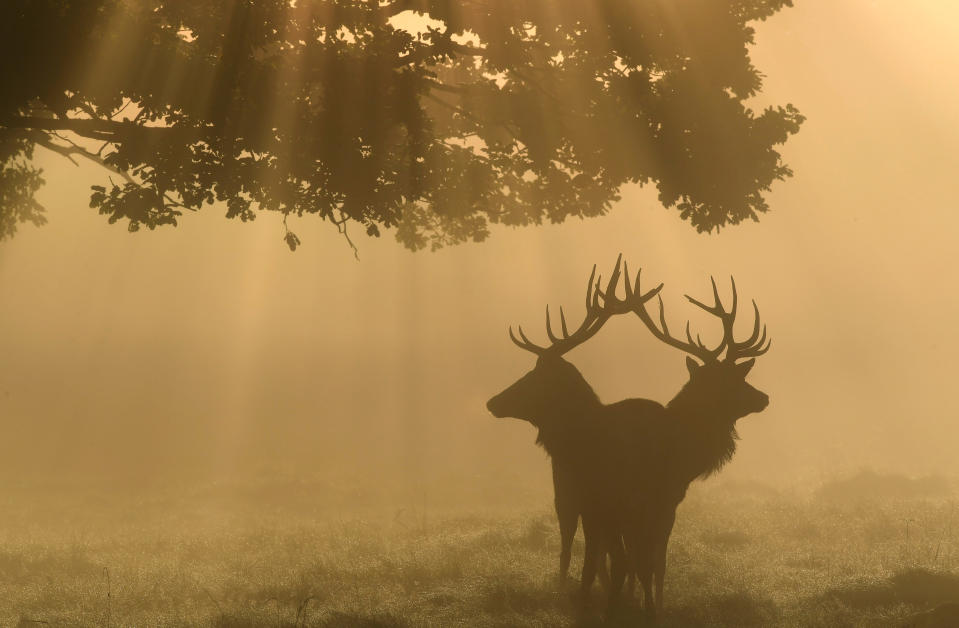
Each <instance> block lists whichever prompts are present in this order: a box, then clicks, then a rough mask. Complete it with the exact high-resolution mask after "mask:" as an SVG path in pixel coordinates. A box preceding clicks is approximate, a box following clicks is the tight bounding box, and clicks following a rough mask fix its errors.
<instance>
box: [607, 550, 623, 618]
mask: <svg viewBox="0 0 959 628" xmlns="http://www.w3.org/2000/svg"><path fill="white" fill-rule="evenodd" d="M606 542H607V546H608V549H609V572H610V573H609V576H610V578H609V580H610V581H609V589H608V593H609V609H610V610H613V609H614V608H616V607H617V606H618V605H619V602H620V598H621V596H622V592H623V580H624V579H625V578H626V552H625V550H624V548H623V537H622V535H620V534H614V533H612V531H610V533H608V534H607V535H606Z"/></svg>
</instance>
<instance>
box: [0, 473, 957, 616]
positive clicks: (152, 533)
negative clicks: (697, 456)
mask: <svg viewBox="0 0 959 628" xmlns="http://www.w3.org/2000/svg"><path fill="white" fill-rule="evenodd" d="M873 479H875V478H873ZM879 480H881V478H879ZM868 481H869V478H868V477H867V481H866V483H867V484H868V483H869V482H868ZM860 484H861V483H860ZM880 484H882V482H881V481H880ZM886 488H888V487H886ZM920 488H921V487H920V485H918V484H917V485H915V486H912V487H910V486H908V485H907V486H906V488H905V490H901V491H898V492H897V491H894V490H884V489H880V490H878V491H870V490H869V488H868V486H867V487H866V488H863V486H862V485H857V484H855V483H852V484H850V483H848V482H847V483H846V484H842V483H833V484H832V485H830V486H829V487H823V488H822V489H821V490H818V491H807V492H799V491H782V490H774V489H772V488H769V487H766V486H764V485H761V484H743V483H739V484H732V483H727V484H721V483H715V482H713V483H711V484H705V485H701V486H699V487H697V488H696V490H694V491H693V492H692V493H691V495H690V497H689V498H688V499H687V500H686V502H685V503H684V504H683V505H682V506H681V509H680V513H679V518H678V521H677V525H676V529H675V533H674V535H673V538H672V542H671V545H670V550H669V568H668V572H667V580H666V611H665V612H664V613H663V615H662V616H661V617H660V620H659V622H658V625H661V626H663V627H669V626H692V627H700V626H737V627H748V626H823V627H827V626H828V627H835V626H870V627H872V626H905V625H915V626H920V625H923V626H950V625H959V622H956V623H952V622H950V620H949V619H948V618H949V617H952V618H953V619H954V618H955V617H957V616H959V615H955V614H952V613H955V611H956V607H953V606H949V605H948V604H949V603H954V602H959V525H957V521H956V517H957V515H959V512H957V511H959V508H957V504H959V495H956V494H955V493H953V492H952V491H951V488H948V487H946V486H945V485H943V486H939V485H936V486H934V487H933V488H932V489H930V490H928V491H923V490H919V489H920ZM940 489H941V490H940ZM38 495H39V494H38V492H37V490H36V489H31V490H30V491H23V492H20V493H17V492H16V491H12V492H11V493H10V494H9V495H7V496H6V497H4V498H3V499H4V501H5V503H0V512H2V513H4V514H3V515H2V516H3V518H4V519H5V525H3V526H0V626H35V625H57V626H218V627H227V626H237V627H240V626H242V627H246V626H264V627H268V626H331V627H332V626H355V627H359V626H363V627H374V626H384V627H387V626H471V627H472V626H480V627H482V626H524V625H530V626H598V625H614V626H615V625H636V624H639V625H643V623H644V622H643V619H642V613H641V612H640V611H639V609H638V607H637V605H636V602H633V603H631V604H630V605H628V606H627V608H626V609H625V610H624V611H623V613H622V614H621V615H620V616H618V617H614V618H612V619H610V620H606V619H605V618H604V617H603V614H602V609H603V602H602V595H601V592H600V591H599V589H597V590H596V592H595V593H596V595H595V603H594V605H593V608H592V609H591V610H588V611H582V610H581V609H579V608H578V607H577V605H576V604H575V603H574V600H575V596H574V591H575V588H576V582H575V576H576V574H577V569H578V564H577V563H576V560H574V565H573V569H572V570H571V571H572V576H574V577H571V578H570V580H569V581H568V582H567V583H565V585H563V586H560V585H558V583H557V581H556V577H555V572H556V568H557V563H558V559H557V552H558V547H557V541H558V532H557V526H556V522H555V518H554V516H553V514H552V512H551V511H550V509H549V507H548V505H549V495H543V496H541V497H542V499H541V500H539V501H537V502H536V503H534V504H533V505H531V506H529V507H527V508H525V509H524V508H521V507H516V508H510V509H502V508H480V507H475V508H473V509H469V508H462V507H460V508H457V509H448V510H444V509H443V508H441V507H438V506H433V507H430V508H426V507H411V508H397V509H392V508H391V509H389V510H382V509H381V510H376V509H373V508H366V509H357V510H356V511H355V512H354V511H350V510H347V509H345V508H340V507H337V508H336V509H334V510H331V509H330V508H327V507H322V506H320V505H319V504H320V502H318V501H317V498H316V495H317V492H316V491H314V487H313V486H311V485H310V484H309V483H306V482H292V483H291V482H285V483H283V484H271V483H268V482H265V483H260V484H257V485H250V486H237V485H233V486H221V485H212V486H206V487H204V488H201V489H193V490H189V491H188V490H167V491H165V492H160V493H152V492H151V493H150V496H149V497H147V496H145V495H146V493H140V492H137V491H129V492H127V493H125V494H123V495H121V496H118V495H117V494H116V493H114V492H111V493H102V492H101V493H98V492H96V491H81V490H70V491H62V492H60V493H57V492H56V491H53V492H51V493H49V494H42V495H41V496H38ZM576 551H577V559H578V558H580V557H581V552H582V545H581V543H580V541H579V540H577V547H576ZM943 618H946V619H943ZM936 622H940V623H936Z"/></svg>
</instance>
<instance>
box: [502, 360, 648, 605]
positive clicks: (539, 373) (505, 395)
mask: <svg viewBox="0 0 959 628" xmlns="http://www.w3.org/2000/svg"><path fill="white" fill-rule="evenodd" d="M487 408H488V409H489V411H490V412H491V413H492V414H493V415H494V416H497V417H514V418H519V419H522V420H525V421H528V422H529V423H531V424H532V425H533V426H534V427H536V428H537V437H536V442H537V443H538V444H539V445H541V446H542V447H543V449H544V450H546V453H547V454H549V456H550V460H551V462H552V465H553V479H554V489H555V503H556V513H557V517H558V518H559V521H560V533H561V541H562V543H561V550H560V577H561V578H563V579H565V576H566V572H567V570H568V568H569V560H570V546H571V544H572V539H573V535H574V534H575V532H576V525H577V520H578V519H579V518H580V517H581V518H582V521H583V534H584V537H585V539H586V549H585V558H584V567H583V578H582V580H581V592H582V595H583V596H584V597H586V596H588V594H589V589H590V587H591V586H592V583H593V580H594V578H595V576H596V575H597V573H598V574H600V576H601V577H602V575H603V574H604V572H605V569H600V564H599V563H600V560H601V558H602V557H603V556H604V555H605V553H606V552H608V553H609V555H610V572H611V573H610V579H611V582H610V583H609V587H608V589H609V593H610V596H611V598H616V597H617V596H618V595H619V592H620V591H621V589H622V585H623V580H624V578H625V573H626V568H627V562H626V558H625V555H624V550H623V544H622V536H623V535H622V530H623V529H624V528H625V526H626V521H627V520H628V517H629V514H628V512H627V511H626V510H625V505H626V503H627V501H626V500H624V494H626V493H628V492H629V491H630V490H632V489H631V485H632V481H631V479H630V478H631V476H633V475H634V473H633V472H632V471H635V470H638V468H636V460H635V451H634V448H633V447H632V446H630V444H631V443H634V442H635V441H636V440H637V439H638V438H640V437H642V422H641V421H638V420H637V418H638V417H640V416H644V417H648V416H650V415H651V414H653V413H656V412H660V413H662V412H664V411H665V410H664V408H663V406H661V405H660V404H658V403H656V402H654V401H648V400H643V399H630V400H625V401H620V402H618V403H614V404H610V405H606V404H603V403H602V402H601V401H600V400H599V397H598V396H596V393H595V392H593V389H592V388H591V387H590V386H589V384H588V383H587V382H586V380H585V378H583V376H582V374H580V372H579V371H578V370H577V369H576V367H575V366H573V365H572V364H570V363H569V362H567V361H566V360H564V359H562V358H561V357H559V356H547V357H541V358H540V359H539V360H537V363H536V367H535V368H534V369H533V370H532V371H530V372H529V373H527V374H526V375H525V376H524V377H523V378H521V379H520V380H519V381H517V382H516V383H515V384H513V385H512V386H510V387H509V388H507V389H506V390H504V391H503V392H502V393H500V394H499V395H497V396H495V397H493V398H492V399H490V401H489V403H487ZM624 470H627V473H625V474H624Z"/></svg>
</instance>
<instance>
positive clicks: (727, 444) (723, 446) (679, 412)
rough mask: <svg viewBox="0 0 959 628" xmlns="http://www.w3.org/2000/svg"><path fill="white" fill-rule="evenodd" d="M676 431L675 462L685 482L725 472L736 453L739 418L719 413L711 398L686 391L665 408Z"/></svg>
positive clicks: (681, 392)
mask: <svg viewBox="0 0 959 628" xmlns="http://www.w3.org/2000/svg"><path fill="white" fill-rule="evenodd" d="M666 409H667V412H668V413H669V414H671V415H672V417H673V419H674V425H675V428H676V442H675V443H674V452H673V454H674V458H673V459H674V463H675V465H676V466H677V467H678V469H677V471H678V472H679V474H680V476H681V477H683V479H685V480H686V481H689V482H691V481H693V480H694V479H696V478H706V477H709V476H710V475H712V474H713V473H716V472H717V471H719V470H720V469H722V468H723V467H724V466H725V465H726V463H727V462H729V461H730V460H732V457H733V455H734V454H735V453H736V441H738V440H739V434H738V433H737V432H736V417H726V416H723V415H722V414H721V413H719V412H718V411H717V409H716V406H715V404H714V403H713V402H712V401H711V400H709V399H702V398H697V397H696V396H695V395H694V394H692V393H691V392H690V391H688V390H687V389H686V388H684V389H683V390H682V391H680V393H679V394H678V395H677V396H676V397H675V398H674V399H673V400H672V401H670V402H669V403H668V404H667V405H666Z"/></svg>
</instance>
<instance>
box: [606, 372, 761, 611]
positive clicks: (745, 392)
mask: <svg viewBox="0 0 959 628" xmlns="http://www.w3.org/2000/svg"><path fill="white" fill-rule="evenodd" d="M752 365H753V362H752V361H749V362H746V363H743V364H738V365H731V366H730V365H725V366H724V365H719V364H717V365H708V366H700V365H699V364H698V363H696V362H695V361H693V360H691V359H689V360H687V367H688V369H689V371H690V381H689V382H687V383H686V385H685V386H684V387H683V389H682V390H681V391H680V392H679V394H677V395H676V397H675V398H673V400H672V401H670V402H669V403H668V404H667V405H666V408H665V410H664V412H662V413H656V414H649V415H643V416H641V417H638V419H639V420H640V422H641V423H642V424H643V428H642V430H641V431H642V432H643V438H642V439H641V440H638V441H637V442H636V444H637V446H638V449H639V451H638V453H637V465H638V467H639V469H638V471H639V472H638V474H637V476H636V486H635V495H636V496H637V499H638V500H639V504H640V506H639V507H638V509H637V513H638V515H637V517H636V519H634V520H633V521H632V522H630V523H629V524H628V526H629V527H628V529H627V531H626V535H625V536H626V545H627V549H628V551H629V554H630V561H631V565H630V568H631V569H634V570H635V573H636V576H637V578H638V580H639V581H640V583H641V584H642V586H643V591H644V596H645V599H646V608H647V610H648V611H649V612H651V613H652V612H655V610H656V609H662V605H663V593H662V589H663V580H664V577H665V571H666V548H667V545H668V543H669V536H670V534H671V533H672V528H673V523H674V522H675V519H676V509H677V508H678V506H679V504H680V503H681V502H682V501H683V499H684V498H685V497H686V491H687V489H688V488H689V485H690V484H691V483H692V482H693V481H694V480H696V479H697V478H706V477H708V476H710V475H712V474H713V473H716V472H718V471H719V470H720V469H722V467H723V466H725V465H726V463H728V462H729V461H730V460H731V459H732V457H733V455H734V454H735V452H736V441H737V440H738V439H739V435H738V434H737V432H736V421H737V420H738V419H740V418H742V417H744V416H746V415H747V414H750V413H753V412H760V411H762V410H763V409H764V408H765V407H766V406H767V405H768V403H769V397H768V396H767V395H766V394H765V393H762V392H760V391H758V390H756V389H755V388H753V387H752V386H750V385H749V384H747V383H746V382H745V376H746V373H748V371H749V369H750V368H751V367H752ZM654 589H655V593H654Z"/></svg>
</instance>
